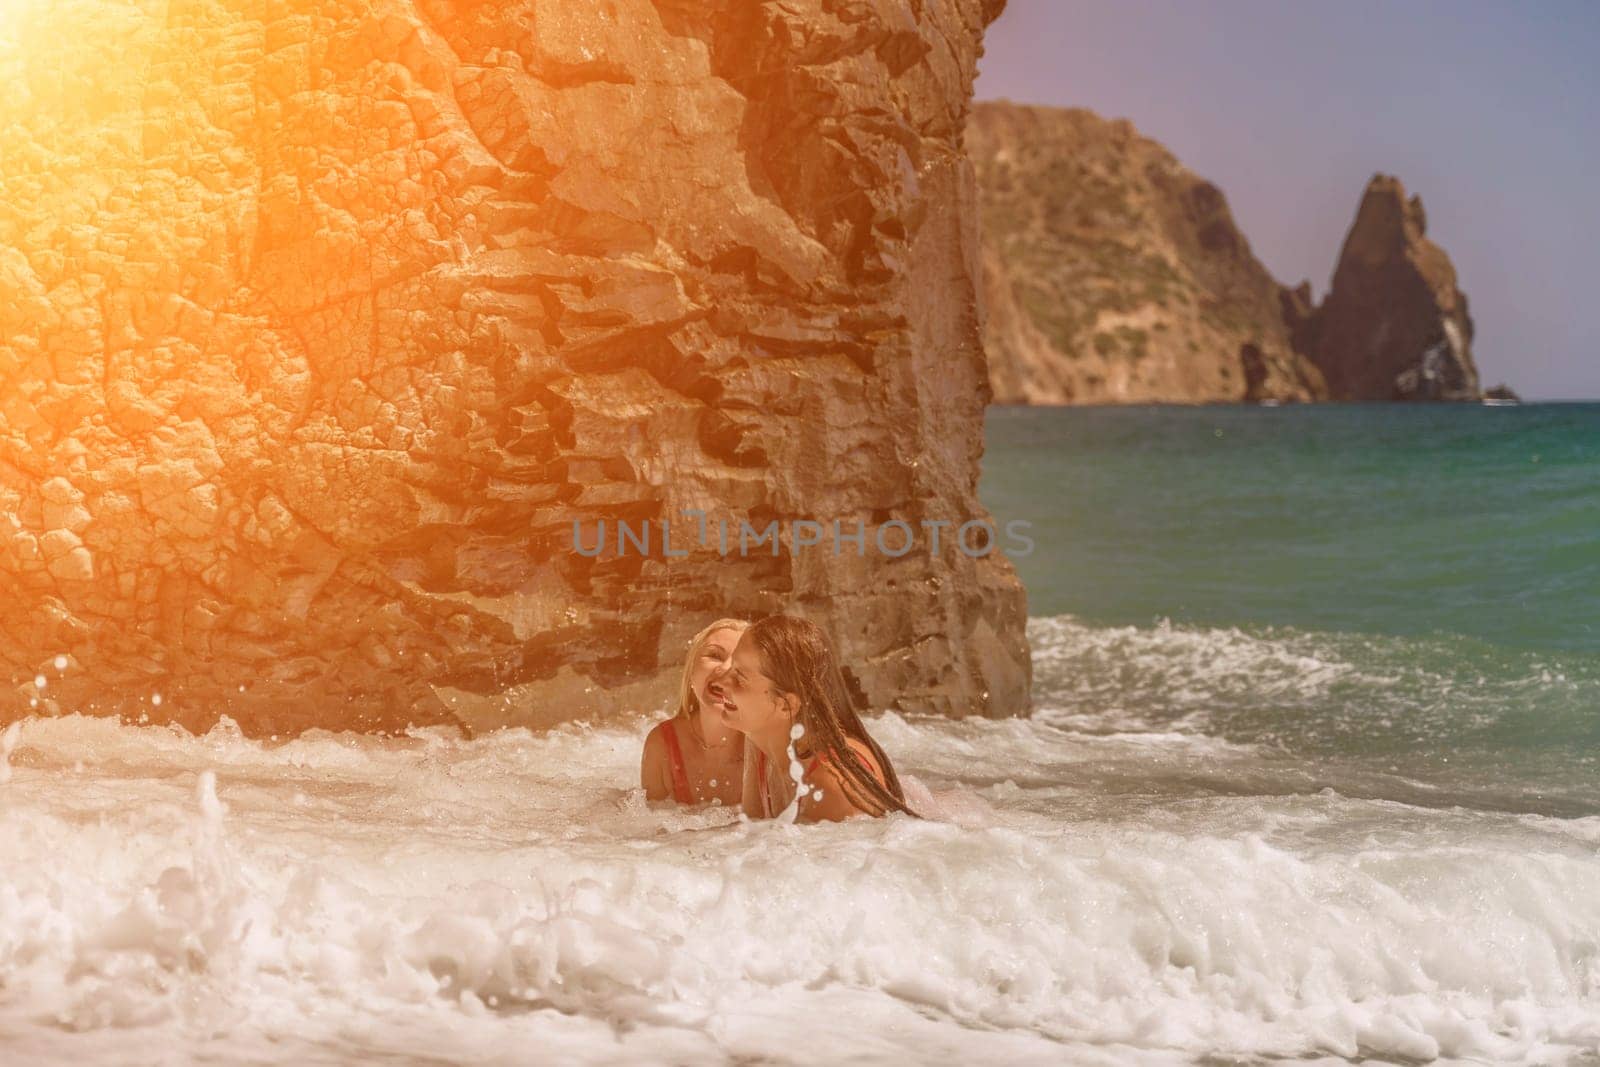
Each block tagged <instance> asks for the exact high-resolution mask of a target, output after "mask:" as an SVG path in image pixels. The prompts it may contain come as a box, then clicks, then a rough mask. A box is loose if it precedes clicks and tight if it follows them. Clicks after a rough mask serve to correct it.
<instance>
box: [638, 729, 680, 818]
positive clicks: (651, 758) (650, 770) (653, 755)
mask: <svg viewBox="0 0 1600 1067" xmlns="http://www.w3.org/2000/svg"><path fill="white" fill-rule="evenodd" d="M671 775H672V772H671V770H670V769H669V768H668V767H667V743H666V741H665V740H663V739H662V737H661V727H660V725H659V724H658V725H657V726H656V728H655V729H653V730H651V731H650V735H649V736H648V737H646V738H645V739H644V754H643V755H642V756H640V758H639V785H640V786H641V787H643V789H644V795H645V799H647V800H666V799H667V798H668V797H670V796H672V777H671Z"/></svg>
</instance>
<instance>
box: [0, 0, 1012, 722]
mask: <svg viewBox="0 0 1600 1067" xmlns="http://www.w3.org/2000/svg"><path fill="white" fill-rule="evenodd" d="M1001 6H1002V4H1001V3H1000V2H998V0H987V2H979V0H948V2H943V3H939V4H929V3H924V2H922V0H851V2H840V0H812V2H806V0H786V2H782V3H779V2H756V0H655V2H653V3H652V2H649V0H596V2H594V3H584V4H574V3H570V2H563V3H557V2H552V0H515V2H506V3H453V2H452V3H446V2H440V0H414V2H411V0H407V2H400V0H361V2H355V0H326V2H318V3H311V2H307V0H230V2H228V3H222V2H218V0H136V2H113V0H57V2H52V3H49V4H36V5H34V6H32V7H28V6H24V7H22V8H21V9H19V13H13V14H12V15H10V16H9V18H10V19H11V24H10V26H9V31H8V33H9V41H7V40H5V39H4V37H3V36H0V84H3V85H4V86H5V97H4V99H3V101H0V593H3V595H0V722H4V721H6V720H8V719H12V718H16V717H18V716H20V715H25V714H29V713H30V712H44V713H66V712H73V711H83V712H93V713H100V714H119V713H120V714H126V715H130V716H132V717H135V718H137V717H139V716H141V715H143V716H146V717H148V719H149V720H150V721H176V722H180V723H183V724H184V725H186V726H189V727H191V728H194V729H203V728H206V727H207V726H209V725H210V724H212V723H214V722H215V721H216V720H217V718H218V717H219V716H220V715H224V714H226V715H228V716H231V717H232V718H233V719H234V720H236V721H237V722H239V723H240V725H241V726H242V727H243V728H244V729H245V730H246V731H247V732H250V733H258V734H266V733H276V732H291V733H292V732H294V731H298V730H302V729H305V728H308V727H313V726H322V727H336V728H337V727H349V728H356V729H397V728H403V727H404V726H405V725H406V724H407V723H419V724H420V723H429V722H438V721H446V720H450V719H458V720H460V721H462V722H465V723H467V724H469V725H470V726H472V727H474V728H478V729H483V728H490V727H494V726H498V725H506V724H516V725H543V724H547V723H551V722H555V721H560V720H565V719H571V718H576V717H580V716H590V715H599V714H607V713H613V712H618V711H625V710H644V709H646V708H650V707H654V706H657V705H658V703H659V702H660V701H661V700H663V699H664V698H665V696H666V694H667V693H668V691H669V690H670V688H671V686H672V684H673V682H674V681H675V679H676V674H677V671H678V669H679V668H680V665H681V661H682V655H683V650H684V642H685V639H686V638H687V636H688V635H690V634H692V633H693V632H694V631H695V630H697V629H698V628H699V627H700V626H702V625H704V623H705V622H706V621H708V620H709V619H710V618H713V617H716V616H720V615H728V614H732V615H741V616H747V617H755V616H758V615H761V614H765V613H768V612H771V611H778V610H787V611H795V612H799V613H802V614H806V615H808V616H810V617H812V618H814V619H816V620H817V621H819V622H821V623H822V624H823V625H825V626H826V627H828V628H829V629H830V631H831V632H832V633H833V634H834V635H835V639H836V642H837V643H838V645H839V647H840V651H841V658H842V660H843V661H844V663H845V664H846V665H847V668H848V672H847V673H848V676H849V678H850V679H851V681H852V682H853V684H854V686H855V687H856V688H857V690H858V693H859V695H860V697H861V698H862V700H863V701H864V702H865V703H867V704H868V705H870V706H872V707H875V708H884V707H893V708H903V709H911V710H931V711H936V712H941V713H951V714H964V713H986V714H1006V713H1013V712H1018V711H1022V710H1025V709H1026V707H1027V701H1028V683H1029V663H1028V655H1027V648H1026V644H1025V641H1024V635H1023V627H1024V622H1025V608H1024V602H1023V593H1022V589H1021V586H1020V584H1019V583H1018V581H1017V579H1016V577H1015V575H1014V573H1013V572H1012V570H1011V568H1010V565H1009V564H1008V563H1007V562H1006V561H1005V560H1004V559H1002V558H1001V557H1000V556H999V555H998V554H995V553H990V554H989V555H986V556H982V557H981V558H980V557H974V556H969V555H968V554H966V553H964V552H962V551H960V550H959V549H958V548H957V546H956V545H955V544H954V543H953V539H952V538H951V537H950V536H949V535H950V532H951V531H952V530H953V529H954V528H955V527H958V526H959V525H960V524H962V523H964V522H969V521H977V520H984V519H987V518H988V516H987V514H986V513H985V512H984V511H983V509H982V507H981V505H980V504H979V503H978V501H977V497H976V492H975V487H976V481H977V477H978V470H979V461H980V458H981V454H982V417H983V408H984V405H985V403H986V401H987V399H988V386H987V381H986V370H985V364H984V359H983V354H982V350H981V347H980V344H979V338H978V316H977V308H976V294H975V281H974V279H975V278H976V277H977V274H978V269H979V268H978V263H979V252H978V244H977V231H976V224H975V218H974V205H975V193H974V186H973V179H972V170H971V166H970V164H969V163H968V162H967V160H966V158H965V156H964V155H963V153H962V151H961V144H960V141H961V131H962V128H963V125H964V123H965V120H966V114H967V108H968V100H969V97H970V90H971V82H972V77H973V74H974V63H975V60H976V57H977V54H978V52H979V50H980V47H981V40H982V34H983V29H984V27H985V26H986V25H987V23H988V22H989V21H992V19H993V18H994V17H996V16H997V15H998V14H999V11H1000V8H1001ZM689 511H700V512H704V513H705V514H706V515H707V516H708V519H709V520H710V522H711V524H712V527H713V529H714V527H715V523H716V521H717V520H718V519H723V520H726V521H728V522H731V523H732V524H734V525H735V527H737V524H738V523H739V522H740V521H745V522H748V523H750V524H751V525H752V526H753V527H754V528H757V529H760V528H763V527H765V526H766V525H767V524H768V523H769V522H771V521H772V520H777V521H779V522H780V524H783V526H784V527H787V526H788V524H789V523H791V521H792V520H794V519H814V520H817V521H818V522H820V523H824V524H832V523H833V522H835V521H838V522H840V523H841V524H842V525H843V528H844V529H845V530H846V531H847V532H848V531H853V530H854V529H855V528H856V524H857V523H860V524H863V528H864V530H865V542H866V547H867V551H866V552H865V554H863V555H857V554H856V549H855V548H854V547H853V546H852V544H851V543H849V542H846V543H845V545H844V547H843V551H842V552H841V553H840V554H837V555H836V554H834V551H833V547H832V545H831V544H830V543H829V541H827V540H824V542H823V543H822V544H821V545H820V546H816V547H814V548H808V549H805V550H791V549H790V548H789V546H788V545H787V544H786V545H785V546H784V550H783V551H781V552H780V553H779V554H777V555H776V556H774V555H772V554H770V553H769V552H767V551H765V549H764V548H763V549H762V550H760V551H751V552H750V553H749V554H748V555H745V556H740V555H738V554H737V552H734V553H731V554H728V555H723V554H722V553H721V552H720V551H719V548H718V545H717V543H716V539H715V537H711V538H708V539H707V540H706V542H705V543H701V542H700V541H699V539H698V538H697V537H695V536H694V532H695V521H694V519H692V518H687V517H685V514H686V513H687V512H689ZM1004 518H1005V517H1001V519H1002V520H1003V519H1004ZM602 520H604V521H606V522H607V524H608V526H610V527H611V531H612V533H613V534H614V533H615V523H616V522H617V521H618V520H625V521H628V522H629V523H631V524H632V526H633V528H635V529H639V528H643V527H644V524H645V523H647V522H648V523H649V524H650V527H651V531H652V536H653V537H654V538H655V539H656V540H655V543H654V545H653V549H654V550H653V551H651V552H639V551H633V552H629V553H626V554H619V553H618V552H617V551H616V545H615V539H614V538H613V543H612V544H611V545H610V546H609V547H608V550H606V551H603V552H602V553H601V554H600V555H598V556H595V557H592V558H591V557H589V556H585V555H582V554H580V553H579V552H577V551H575V550H574V545H573V537H574V523H575V522H576V523H577V524H578V528H579V530H580V531H582V532H583V535H584V537H585V538H586V539H587V540H589V541H590V542H591V543H592V539H593V537H594V534H595V532H596V531H597V529H598V524H599V522H600V521H602ZM896 520H898V521H901V522H905V523H907V524H908V525H910V526H911V527H912V528H914V529H917V530H919V531H920V530H923V529H926V528H925V527H922V526H921V524H922V523H925V522H927V523H941V522H947V523H950V524H951V525H950V527H948V528H946V530H945V532H946V537H945V540H944V543H943V544H942V545H941V546H940V550H939V552H937V553H935V552H933V551H932V550H931V547H930V545H929V543H928V540H927V538H926V537H922V536H919V540H918V542H917V545H916V548H915V550H914V551H911V552H909V553H906V554H905V555H902V556H899V557H898V558H890V557H888V556H886V555H884V554H883V553H881V552H879V551H878V547H877V545H876V544H875V535H876V533H877V530H878V528H879V527H880V526H882V524H885V523H889V522H893V521H896ZM662 522H667V523H670V524H671V528H672V529H671V533H672V539H673V546H672V550H673V553H674V554H673V556H671V557H670V558H669V557H668V556H666V555H665V554H664V552H663V550H662V546H661V544H660V537H661V532H662V531H661V526H660V524H661V523H662ZM889 543H890V544H891V545H892V546H898V544H899V540H898V536H897V535H893V534H891V536H890V538H889ZM678 552H685V553H687V554H686V555H683V556H678V555H677V554H676V553H678ZM58 665H60V666H58ZM40 680H42V681H44V682H45V685H44V686H43V687H42V688H41V687H40V686H39V685H38V681H40ZM157 695H159V697H160V699H159V701H158V700H157V699H156V697H157Z"/></svg>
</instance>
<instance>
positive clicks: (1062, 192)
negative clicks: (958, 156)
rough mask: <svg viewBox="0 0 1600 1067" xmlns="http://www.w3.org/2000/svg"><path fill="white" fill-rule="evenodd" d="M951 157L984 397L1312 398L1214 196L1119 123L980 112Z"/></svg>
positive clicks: (989, 109) (1014, 110)
mask: <svg viewBox="0 0 1600 1067" xmlns="http://www.w3.org/2000/svg"><path fill="white" fill-rule="evenodd" d="M967 147H968V151H969V152H970V153H971V155H972V157H973V160H974V163H975V164H976V166H977V171H978V188H979V194H980V199H981V202H982V225H983V266H984V270H983V286H984V292H985V294H986V297H987V311H988V321H987V326H986V330H985V339H986V345H987V347H988V350H989V367H990V381H991V383H992V386H993V389H994V397H995V400H996V401H998V402H1003V403H1034V404H1061V403H1159V402H1169V403H1183V402H1193V401H1237V400H1261V399H1268V398H1272V399H1279V400H1309V399H1314V398H1316V397H1318V396H1320V395H1321V394H1322V390H1323V385H1322V377H1321V375H1320V374H1319V373H1318V372H1317V368H1316V367H1315V366H1313V365H1312V364H1311V362H1310V361H1309V360H1307V359H1306V358H1305V357H1304V356H1303V355H1302V354H1300V353H1298V352H1296V351H1295V350H1294V348H1293V347H1292V345H1291V344H1290V337H1289V331H1288V328H1287V326H1286V325H1285V322H1284V320H1283V316H1282V311H1281V306H1280V301H1279V295H1278V290H1279V286H1278V283H1277V282H1276V281H1275V280H1274V279H1273V278H1272V276H1271V275H1270V274H1269V273H1268V272H1267V270H1266V268H1265V267H1263V266H1262V265H1261V263H1260V261H1258V260H1257V259H1256V257H1255V256H1254V255H1253V254H1252V253H1251V251H1250V244H1249V242H1248V241H1246V240H1245V238H1244V235H1243V234H1241V233H1240V232H1239V228H1238V226H1237V225H1235V223H1234V220H1233V216H1232V213H1231V212H1230V211H1229V210H1228V203H1227V200H1226V199H1225V198H1224V197H1223V195H1222V192H1221V190H1219V189H1218V188H1217V187H1216V186H1215V185H1213V184H1211V183H1210V182H1208V181H1205V180H1204V179H1202V178H1200V177H1198V176H1197V175H1195V174H1194V173H1192V172H1191V171H1189V170H1188V169H1187V168H1185V167H1184V166H1183V165H1182V164H1181V163H1179V162H1178V161H1177V159H1175V158H1174V157H1173V155H1172V153H1171V152H1169V151H1167V150H1166V149H1165V148H1164V147H1162V146H1161V145H1160V144H1158V143H1156V142H1155V141H1152V140H1150V139H1149V138H1147V137H1143V136H1141V135H1140V134H1139V132H1138V131H1137V130H1135V129H1134V128H1133V126H1132V125H1131V124H1130V123H1129V122H1128V121H1127V120H1125V119H1119V120H1116V121H1108V120H1106V119H1102V118H1100V117H1099V116H1098V115H1096V114H1094V113H1093V112H1091V111H1085V110H1082V109H1079V108H1072V109H1065V108H1050V107H1030V106H1024V105H1017V104H1011V103H1008V102H1003V101H1002V102H983V103H979V104H977V105H976V106H974V108H973V110H972V117H971V120H970V121H969V123H968V126H967Z"/></svg>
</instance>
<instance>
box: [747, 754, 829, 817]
mask: <svg viewBox="0 0 1600 1067" xmlns="http://www.w3.org/2000/svg"><path fill="white" fill-rule="evenodd" d="M827 758H828V754H827V753H826V752H819V753H817V754H816V755H815V756H812V757H811V760H810V762H808V763H807V764H806V770H805V777H806V778H807V779H808V780H809V779H810V777H811V772H813V771H815V770H816V769H817V764H819V763H821V762H823V761H824V760H826V759H827ZM756 784H757V785H758V786H759V787H760V789H761V814H762V815H764V816H766V817H767V818H769V819H770V818H771V817H772V794H771V792H770V791H769V790H768V787H767V754H766V753H765V752H763V751H761V750H760V749H759V748H758V749H756Z"/></svg>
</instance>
